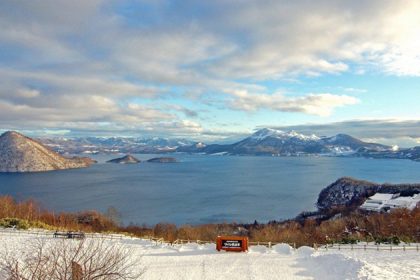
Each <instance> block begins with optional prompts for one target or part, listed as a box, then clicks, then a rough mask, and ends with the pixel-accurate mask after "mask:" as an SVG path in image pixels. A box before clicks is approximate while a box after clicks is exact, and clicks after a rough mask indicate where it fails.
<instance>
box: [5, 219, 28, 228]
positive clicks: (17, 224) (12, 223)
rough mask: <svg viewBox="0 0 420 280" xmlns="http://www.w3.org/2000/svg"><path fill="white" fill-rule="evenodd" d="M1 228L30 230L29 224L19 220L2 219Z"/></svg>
mask: <svg viewBox="0 0 420 280" xmlns="http://www.w3.org/2000/svg"><path fill="white" fill-rule="evenodd" d="M0 226H1V227H5V228H17V229H28V228H30V225H29V222H28V221H26V220H21V219H17V218H3V219H0Z"/></svg>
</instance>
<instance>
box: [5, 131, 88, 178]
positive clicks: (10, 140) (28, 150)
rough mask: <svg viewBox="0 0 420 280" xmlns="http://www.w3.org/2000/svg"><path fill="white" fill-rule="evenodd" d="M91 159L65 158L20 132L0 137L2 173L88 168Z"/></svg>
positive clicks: (10, 132)
mask: <svg viewBox="0 0 420 280" xmlns="http://www.w3.org/2000/svg"><path fill="white" fill-rule="evenodd" d="M93 162H94V161H93V160H91V159H89V158H79V157H74V158H65V157H63V156H61V155H60V154H58V153H56V152H54V151H52V150H50V149H48V148H47V147H45V146H44V145H42V144H41V143H39V142H37V141H35V140H33V139H31V138H29V137H26V136H24V135H22V134H20V133H18V132H14V131H8V132H5V133H3V134H2V135H1V136H0V172H37V171H51V170H61V169H70V168H82V167H88V166H89V165H91V164H92V163H93Z"/></svg>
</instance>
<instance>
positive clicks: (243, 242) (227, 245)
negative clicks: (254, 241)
mask: <svg viewBox="0 0 420 280" xmlns="http://www.w3.org/2000/svg"><path fill="white" fill-rule="evenodd" d="M216 249H217V251H220V250H225V251H232V252H246V251H248V237H243V236H218V237H217V239H216Z"/></svg>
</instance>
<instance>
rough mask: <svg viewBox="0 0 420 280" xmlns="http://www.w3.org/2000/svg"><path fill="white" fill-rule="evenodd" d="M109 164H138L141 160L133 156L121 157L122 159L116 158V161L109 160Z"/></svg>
mask: <svg viewBox="0 0 420 280" xmlns="http://www.w3.org/2000/svg"><path fill="white" fill-rule="evenodd" d="M107 162H110V163H121V164H136V163H139V162H140V160H139V159H137V158H135V157H133V156H132V155H126V156H124V157H121V158H114V159H111V160H108V161H107Z"/></svg>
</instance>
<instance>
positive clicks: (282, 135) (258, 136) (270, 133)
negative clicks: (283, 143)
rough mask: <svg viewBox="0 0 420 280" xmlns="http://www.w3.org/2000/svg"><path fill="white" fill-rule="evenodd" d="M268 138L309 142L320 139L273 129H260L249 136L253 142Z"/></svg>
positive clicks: (291, 131) (314, 136) (313, 135)
mask: <svg viewBox="0 0 420 280" xmlns="http://www.w3.org/2000/svg"><path fill="white" fill-rule="evenodd" d="M268 137H273V138H278V139H288V138H297V139H300V140H305V141H309V140H312V141H316V140H319V139H320V138H319V137H318V136H316V135H315V134H312V135H305V134H302V133H298V132H296V131H294V130H290V131H283V130H279V129H273V128H262V129H260V130H258V131H256V132H255V133H254V134H252V135H251V138H252V139H254V140H263V139H266V138H268Z"/></svg>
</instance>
